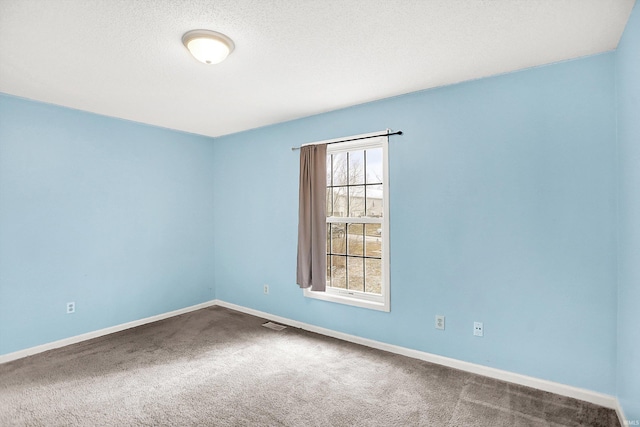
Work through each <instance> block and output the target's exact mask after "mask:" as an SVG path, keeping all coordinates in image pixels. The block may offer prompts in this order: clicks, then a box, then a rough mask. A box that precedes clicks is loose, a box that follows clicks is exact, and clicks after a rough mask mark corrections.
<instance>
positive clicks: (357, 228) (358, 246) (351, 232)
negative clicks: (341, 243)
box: [347, 224, 364, 256]
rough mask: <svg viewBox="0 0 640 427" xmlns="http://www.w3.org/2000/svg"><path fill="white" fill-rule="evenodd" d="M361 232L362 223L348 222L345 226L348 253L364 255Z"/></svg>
mask: <svg viewBox="0 0 640 427" xmlns="http://www.w3.org/2000/svg"><path fill="white" fill-rule="evenodd" d="M363 233H364V227H363V224H349V225H348V226H347V239H348V240H347V244H348V247H347V250H348V254H349V255H360V256H362V255H364V234H363Z"/></svg>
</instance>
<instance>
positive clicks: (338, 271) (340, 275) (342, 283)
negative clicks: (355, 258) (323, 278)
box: [331, 255, 347, 289]
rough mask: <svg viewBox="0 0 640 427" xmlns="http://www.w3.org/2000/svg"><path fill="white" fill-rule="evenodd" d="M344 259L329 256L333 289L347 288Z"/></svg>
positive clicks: (342, 257)
mask: <svg viewBox="0 0 640 427" xmlns="http://www.w3.org/2000/svg"><path fill="white" fill-rule="evenodd" d="M346 259H347V257H345V256H335V255H332V256H331V286H333V287H334V288H341V289H346V288H347V274H346V268H345V266H346Z"/></svg>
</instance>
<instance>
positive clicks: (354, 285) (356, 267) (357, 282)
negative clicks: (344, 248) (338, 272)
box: [347, 257, 364, 292]
mask: <svg viewBox="0 0 640 427" xmlns="http://www.w3.org/2000/svg"><path fill="white" fill-rule="evenodd" d="M363 260H364V259H363V258H356V257H347V272H348V275H349V278H348V280H349V281H348V286H347V289H349V290H352V291H362V292H364V264H363V262H362V261H363Z"/></svg>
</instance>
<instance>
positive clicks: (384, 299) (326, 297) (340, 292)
mask: <svg viewBox="0 0 640 427" xmlns="http://www.w3.org/2000/svg"><path fill="white" fill-rule="evenodd" d="M385 133H386V132H384V133H382V132H376V133H371V134H364V135H355V136H349V137H345V138H340V139H339V140H330V141H322V142H317V143H314V144H321V143H328V144H330V145H327V156H329V155H331V154H336V153H340V152H346V151H356V150H367V149H373V148H382V181H383V182H382V192H383V211H382V212H383V213H382V222H380V228H381V233H380V238H381V240H382V248H381V249H382V250H381V252H382V254H381V256H382V260H381V264H382V273H381V274H382V277H381V295H374V294H370V293H365V292H359V291H353V290H347V289H338V288H332V287H329V286H327V289H326V291H325V292H315V291H311V290H310V289H309V288H305V289H304V290H303V292H304V296H305V297H308V298H315V299H319V300H323V301H330V302H334V303H339V304H347V305H352V306H356V307H362V308H368V309H372V310H379V311H386V312H389V311H391V295H390V293H391V292H390V291H391V287H390V280H389V279H390V275H389V158H388V149H389V137H388V136H387V135H385ZM357 138H366V139H359V140H356V141H345V142H336V141H343V140H350V139H357ZM333 219H334V218H331V217H327V223H329V222H332V220H333ZM335 219H336V220H338V222H345V223H358V224H366V223H378V221H377V220H372V219H370V218H366V217H363V218H361V217H339V218H337V217H336V218H335Z"/></svg>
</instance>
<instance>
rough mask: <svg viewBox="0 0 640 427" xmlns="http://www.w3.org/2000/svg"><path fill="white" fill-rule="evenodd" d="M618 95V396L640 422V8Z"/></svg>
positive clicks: (624, 53)
mask: <svg viewBox="0 0 640 427" xmlns="http://www.w3.org/2000/svg"><path fill="white" fill-rule="evenodd" d="M616 72H617V76H616V77H617V81H616V83H617V93H618V145H619V162H620V168H619V169H620V172H619V173H620V193H619V200H620V201H619V203H620V209H619V212H620V214H619V231H618V233H619V260H620V261H619V262H620V270H619V280H620V281H619V285H618V286H619V289H618V397H619V400H620V403H621V405H622V407H623V410H624V412H625V415H626V417H627V418H628V419H630V420H634V421H639V422H640V4H636V5H635V8H634V9H633V12H632V14H631V17H630V18H629V22H628V23H627V27H626V29H625V32H624V34H623V37H622V40H621V42H620V44H619V45H618V50H617V52H616Z"/></svg>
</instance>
